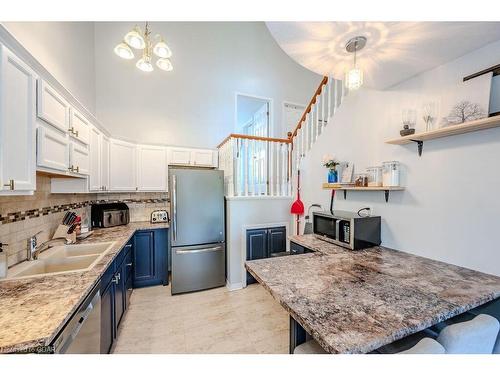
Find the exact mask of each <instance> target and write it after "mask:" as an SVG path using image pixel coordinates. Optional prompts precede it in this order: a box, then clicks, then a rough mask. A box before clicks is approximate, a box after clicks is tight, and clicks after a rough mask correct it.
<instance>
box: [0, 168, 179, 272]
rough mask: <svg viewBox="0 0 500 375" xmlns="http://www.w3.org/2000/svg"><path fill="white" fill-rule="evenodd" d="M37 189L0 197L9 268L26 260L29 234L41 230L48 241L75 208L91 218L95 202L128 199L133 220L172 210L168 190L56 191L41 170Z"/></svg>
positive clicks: (1, 233)
mask: <svg viewBox="0 0 500 375" xmlns="http://www.w3.org/2000/svg"><path fill="white" fill-rule="evenodd" d="M36 177H37V181H36V191H35V193H34V194H33V195H27V196H8V197H7V196H1V197H0V242H1V243H3V244H7V246H5V247H4V251H5V252H6V253H7V257H8V264H9V267H10V266H13V265H14V264H17V263H19V262H22V261H23V260H25V259H26V247H27V240H28V238H29V237H31V236H32V235H34V234H35V233H37V232H40V231H41V232H42V233H40V234H39V235H38V236H37V237H38V240H39V242H43V241H46V240H48V239H49V238H50V237H51V236H52V235H53V233H54V231H55V230H56V228H57V226H58V225H59V224H60V223H61V221H62V218H63V217H64V214H65V213H66V212H67V211H69V210H71V211H75V212H76V213H77V214H78V215H80V216H82V220H85V218H86V217H88V218H89V221H90V205H91V204H92V203H94V202H102V201H105V202H125V203H126V204H127V206H128V207H129V210H130V221H148V220H149V218H150V214H151V212H152V211H154V210H158V209H167V210H168V209H169V206H170V204H169V200H168V194H167V193H105V194H52V193H51V192H50V177H48V176H47V175H44V174H41V173H40V174H38V173H37V176H36Z"/></svg>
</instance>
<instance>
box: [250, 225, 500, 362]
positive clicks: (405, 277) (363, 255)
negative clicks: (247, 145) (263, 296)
mask: <svg viewBox="0 0 500 375" xmlns="http://www.w3.org/2000/svg"><path fill="white" fill-rule="evenodd" d="M290 241H291V242H292V243H295V244H298V245H300V246H303V247H305V248H307V249H310V250H313V252H311V253H307V254H301V255H294V256H284V257H278V258H268V259H260V260H253V261H247V262H246V263H245V267H246V269H247V270H248V272H250V274H251V275H252V276H253V277H255V279H256V280H257V281H258V282H259V283H260V284H261V285H263V286H264V288H266V289H267V290H268V291H269V293H271V295H272V296H273V297H274V298H275V299H276V300H277V301H278V302H279V303H280V304H281V305H282V306H283V307H284V308H285V309H286V310H287V311H288V313H289V314H290V321H291V330H290V352H291V353H293V349H294V347H295V346H297V345H299V344H300V343H302V342H303V341H304V340H305V332H307V333H308V334H309V335H311V337H312V338H313V339H314V340H316V341H317V342H318V343H319V344H320V345H321V347H322V348H323V349H324V350H325V351H327V352H329V353H339V354H340V353H369V352H371V351H373V350H376V349H378V348H380V347H382V346H384V345H386V344H389V343H392V342H394V341H396V340H399V339H401V338H403V337H406V336H408V335H411V334H413V333H416V332H419V331H421V330H424V329H425V328H428V327H431V326H433V325H435V324H437V323H439V322H442V321H445V320H447V319H449V318H452V317H454V316H457V315H459V314H462V313H464V312H466V311H469V310H471V309H473V308H476V307H478V306H480V305H483V304H485V303H488V302H490V301H493V300H496V299H498V298H499V297H500V277H497V276H493V275H488V274H485V273H482V272H478V271H474V270H470V269H467V268H463V267H458V266H455V265H451V264H447V263H443V262H440V261H436V260H431V259H428V258H423V257H420V256H416V255H412V254H409V253H405V252H402V251H397V250H392V249H388V248H385V247H381V246H376V247H371V248H368V249H364V250H357V251H352V250H348V249H346V248H343V247H340V246H337V245H334V244H331V243H328V242H325V241H322V240H320V239H317V238H316V237H314V235H302V236H291V237H290ZM302 329H303V330H304V331H305V332H304V331H302Z"/></svg>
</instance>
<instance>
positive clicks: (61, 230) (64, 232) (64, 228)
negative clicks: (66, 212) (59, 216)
mask: <svg viewBox="0 0 500 375" xmlns="http://www.w3.org/2000/svg"><path fill="white" fill-rule="evenodd" d="M69 228H70V227H69V226H68V225H63V224H59V226H58V227H57V229H56V231H55V233H54V235H53V236H52V238H61V237H64V238H66V243H68V244H70V243H75V242H76V231H73V233H70V234H68V230H69Z"/></svg>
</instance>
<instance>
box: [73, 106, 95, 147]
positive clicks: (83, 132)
mask: <svg viewBox="0 0 500 375" xmlns="http://www.w3.org/2000/svg"><path fill="white" fill-rule="evenodd" d="M70 112H71V117H70V127H69V129H68V131H69V135H70V136H71V137H73V138H75V139H78V140H79V141H80V142H82V143H84V144H88V143H89V137H90V123H89V121H88V120H87V119H86V118H85V117H84V116H83V115H82V114H81V113H80V112H78V111H77V110H76V109H74V108H71V111H70Z"/></svg>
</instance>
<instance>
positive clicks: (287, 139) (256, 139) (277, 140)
mask: <svg viewBox="0 0 500 375" xmlns="http://www.w3.org/2000/svg"><path fill="white" fill-rule="evenodd" d="M231 138H240V139H251V140H255V141H265V142H276V143H292V140H291V139H290V138H269V137H258V136H255V135H247V134H234V133H231V134H229V135H228V136H227V137H226V138H224V140H223V141H222V142H221V143H219V145H218V146H217V148H221V147H222V146H224V145H225V144H226V142H227V141H229V140H230V139H231Z"/></svg>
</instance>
